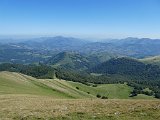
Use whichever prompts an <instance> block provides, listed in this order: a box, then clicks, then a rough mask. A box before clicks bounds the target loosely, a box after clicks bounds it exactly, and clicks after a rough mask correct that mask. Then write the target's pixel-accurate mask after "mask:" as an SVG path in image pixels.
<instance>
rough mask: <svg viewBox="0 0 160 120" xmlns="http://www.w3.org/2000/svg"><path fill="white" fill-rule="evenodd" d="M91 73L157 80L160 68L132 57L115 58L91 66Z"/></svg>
mask: <svg viewBox="0 0 160 120" xmlns="http://www.w3.org/2000/svg"><path fill="white" fill-rule="evenodd" d="M90 71H91V72H93V73H99V74H106V75H107V74H117V75H123V76H128V77H132V78H135V79H137V80H138V79H139V80H159V78H160V68H159V67H158V66H155V65H151V64H144V63H142V62H140V61H138V60H136V59H132V58H126V57H123V58H116V59H111V60H109V61H106V62H104V63H102V64H99V65H97V66H96V67H93V68H92V69H91V70H90Z"/></svg>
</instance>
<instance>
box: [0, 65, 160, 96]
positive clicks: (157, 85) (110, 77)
mask: <svg viewBox="0 0 160 120" xmlns="http://www.w3.org/2000/svg"><path fill="white" fill-rule="evenodd" d="M0 71H12V72H20V73H23V74H26V75H30V76H33V77H36V78H47V79H52V78H54V77H57V78H59V79H65V80H70V81H74V82H81V83H83V84H86V85H91V84H90V83H94V84H104V83H105V84H116V83H125V82H126V83H127V84H128V85H129V86H131V87H133V88H134V90H133V91H132V93H131V96H136V95H137V94H140V93H142V94H146V95H154V96H155V97H156V98H160V78H159V80H158V79H157V78H156V79H153V80H142V79H135V78H134V77H132V76H127V75H121V74H106V75H100V76H95V75H91V74H90V73H87V72H76V71H71V70H70V71H69V70H63V69H60V68H59V69H58V68H57V69H55V68H53V67H51V66H46V65H43V64H39V65H22V64H10V63H4V64H0ZM144 88H149V89H150V90H152V92H149V93H148V92H144V91H143V89H144Z"/></svg>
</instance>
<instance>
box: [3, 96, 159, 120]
mask: <svg viewBox="0 0 160 120" xmlns="http://www.w3.org/2000/svg"><path fill="white" fill-rule="evenodd" d="M0 118H1V119H2V120H4V119H17V120H19V119H21V120H24V119H28V120H30V119H45V120H48V119H69V120H70V119H73V120H76V119H77V120H79V119H81V120H83V119H103V120H106V119H109V120H110V119H111V120H112V119H113V120H127V119H132V120H160V101H159V100H101V99H78V100H73V99H54V98H52V97H45V96H34V95H0Z"/></svg>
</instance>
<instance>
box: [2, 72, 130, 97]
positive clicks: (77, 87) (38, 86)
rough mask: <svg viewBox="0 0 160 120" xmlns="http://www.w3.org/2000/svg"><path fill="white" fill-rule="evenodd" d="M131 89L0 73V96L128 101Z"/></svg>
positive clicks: (123, 86)
mask: <svg viewBox="0 0 160 120" xmlns="http://www.w3.org/2000/svg"><path fill="white" fill-rule="evenodd" d="M132 90H133V89H132V88H131V87H129V86H127V85H126V84H99V85H97V86H96V87H94V86H92V85H91V86H87V85H84V84H82V83H78V82H72V81H65V80H59V79H36V78H33V77H30V76H27V75H24V74H20V73H15V72H0V95H6V94H13V95H15V94H17V95H37V96H50V97H53V98H81V99H82V98H96V96H97V94H99V95H101V96H107V97H108V98H111V99H128V98H129V95H130V92H131V91H132Z"/></svg>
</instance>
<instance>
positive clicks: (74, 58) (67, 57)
mask: <svg viewBox="0 0 160 120" xmlns="http://www.w3.org/2000/svg"><path fill="white" fill-rule="evenodd" d="M46 63H47V64H49V65H52V66H54V67H62V68H66V69H76V70H84V69H87V68H88V67H89V65H90V63H89V61H88V60H87V58H86V57H85V56H82V55H80V54H77V53H73V52H61V53H59V54H57V55H55V56H53V57H51V58H50V59H49V60H48V61H47V62H46Z"/></svg>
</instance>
